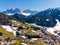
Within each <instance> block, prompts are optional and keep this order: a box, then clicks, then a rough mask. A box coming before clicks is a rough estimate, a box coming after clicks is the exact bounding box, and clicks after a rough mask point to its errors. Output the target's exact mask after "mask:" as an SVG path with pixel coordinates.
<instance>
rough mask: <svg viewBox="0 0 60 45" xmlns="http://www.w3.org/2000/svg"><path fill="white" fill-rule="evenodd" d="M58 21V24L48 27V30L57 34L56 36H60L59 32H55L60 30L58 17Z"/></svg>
mask: <svg viewBox="0 0 60 45" xmlns="http://www.w3.org/2000/svg"><path fill="white" fill-rule="evenodd" d="M56 21H57V24H56V26H54V27H49V28H47V31H48V32H50V33H52V34H54V35H56V36H59V35H58V34H56V33H54V31H60V22H59V20H57V19H56ZM59 37H60V36H59Z"/></svg>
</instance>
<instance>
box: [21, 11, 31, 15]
mask: <svg viewBox="0 0 60 45" xmlns="http://www.w3.org/2000/svg"><path fill="white" fill-rule="evenodd" d="M21 14H22V15H25V16H29V15H31V14H30V13H24V12H21Z"/></svg>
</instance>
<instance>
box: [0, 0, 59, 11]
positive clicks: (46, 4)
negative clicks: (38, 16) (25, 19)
mask: <svg viewBox="0 0 60 45" xmlns="http://www.w3.org/2000/svg"><path fill="white" fill-rule="evenodd" d="M56 7H60V0H0V11H3V10H6V9H8V8H19V9H22V10H25V9H30V10H38V11H42V10H45V9H47V8H56Z"/></svg>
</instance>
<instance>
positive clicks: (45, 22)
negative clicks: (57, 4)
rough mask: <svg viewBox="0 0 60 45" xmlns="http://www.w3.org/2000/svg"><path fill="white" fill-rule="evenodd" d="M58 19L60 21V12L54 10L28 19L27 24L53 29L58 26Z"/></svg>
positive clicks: (48, 10) (45, 11) (56, 9)
mask: <svg viewBox="0 0 60 45" xmlns="http://www.w3.org/2000/svg"><path fill="white" fill-rule="evenodd" d="M56 19H58V20H59V21H60V10H59V9H58V8H55V9H53V8H52V9H47V10H44V11H42V12H39V13H38V14H36V15H34V16H31V17H29V18H27V20H26V22H28V23H35V24H37V25H40V26H46V27H53V26H55V25H56Z"/></svg>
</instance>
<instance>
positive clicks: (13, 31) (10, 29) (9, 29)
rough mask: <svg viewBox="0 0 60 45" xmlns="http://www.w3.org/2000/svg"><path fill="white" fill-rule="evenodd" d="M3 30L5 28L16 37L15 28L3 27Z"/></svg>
mask: <svg viewBox="0 0 60 45" xmlns="http://www.w3.org/2000/svg"><path fill="white" fill-rule="evenodd" d="M2 27H3V28H5V29H6V30H7V31H8V32H12V33H13V34H14V36H16V29H17V28H15V27H11V26H9V25H2Z"/></svg>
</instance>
